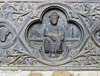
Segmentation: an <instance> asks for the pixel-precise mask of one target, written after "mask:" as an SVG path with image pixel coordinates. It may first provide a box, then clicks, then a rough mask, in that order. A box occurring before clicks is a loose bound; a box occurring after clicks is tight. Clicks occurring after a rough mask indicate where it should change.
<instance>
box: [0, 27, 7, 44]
mask: <svg viewBox="0 0 100 76" xmlns="http://www.w3.org/2000/svg"><path fill="white" fill-rule="evenodd" d="M8 35H9V32H8V30H7V29H6V28H5V27H1V28H0V41H1V42H5V41H6V40H7V36H8Z"/></svg>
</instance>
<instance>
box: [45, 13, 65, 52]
mask: <svg viewBox="0 0 100 76" xmlns="http://www.w3.org/2000/svg"><path fill="white" fill-rule="evenodd" d="M58 19H59V15H58V14H57V13H56V12H52V13H51V14H50V16H49V20H50V25H46V27H45V29H44V37H45V40H44V50H45V53H53V54H61V53H62V46H63V41H64V38H65V34H64V29H63V27H62V25H59V26H58Z"/></svg>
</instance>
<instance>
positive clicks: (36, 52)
mask: <svg viewBox="0 0 100 76" xmlns="http://www.w3.org/2000/svg"><path fill="white" fill-rule="evenodd" d="M99 5H100V3H99V2H98V3H71V2H66V1H61V2H56V1H55V2H54V3H52V2H51V3H48V2H29V1H27V2H24V1H22V2H17V1H13V2H12V1H11V2H7V3H0V65H1V68H2V67H5V66H6V67H11V66H14V67H17V66H20V67H22V68H21V69H24V70H25V66H27V68H28V69H29V70H30V69H31V68H30V66H31V67H33V69H36V68H39V67H41V69H42V70H43V69H46V68H48V69H51V68H50V67H54V69H55V68H56V66H60V67H61V69H64V70H67V69H68V68H69V69H72V70H73V68H72V67H75V69H76V70H77V67H79V68H78V69H98V68H97V67H99V64H100V58H99V57H100V55H99V51H100V6H99ZM44 66H45V68H44ZM94 66H95V68H93V67H94ZM67 67H68V68H67ZM59 69H60V68H59V67H57V70H59ZM99 69H100V68H99ZM51 70H53V68H52V69H51Z"/></svg>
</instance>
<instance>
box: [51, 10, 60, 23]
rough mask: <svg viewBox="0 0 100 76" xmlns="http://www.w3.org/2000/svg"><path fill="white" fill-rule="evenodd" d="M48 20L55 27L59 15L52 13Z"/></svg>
mask: <svg viewBox="0 0 100 76" xmlns="http://www.w3.org/2000/svg"><path fill="white" fill-rule="evenodd" d="M49 19H50V22H51V24H52V25H56V24H57V23H58V19H59V15H58V14H57V13H56V12H52V13H51V15H50V16H49Z"/></svg>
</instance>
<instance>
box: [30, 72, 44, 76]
mask: <svg viewBox="0 0 100 76" xmlns="http://www.w3.org/2000/svg"><path fill="white" fill-rule="evenodd" d="M29 76H43V75H42V73H30V74H29Z"/></svg>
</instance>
